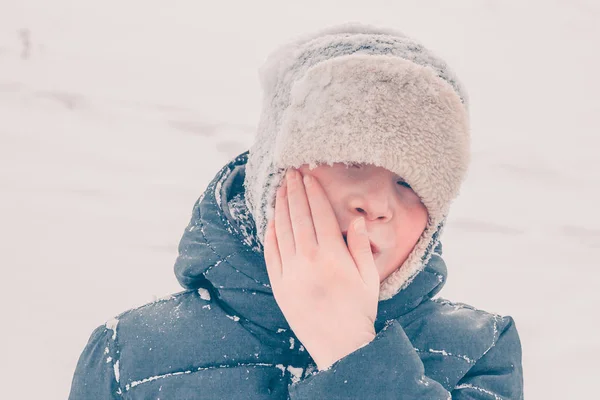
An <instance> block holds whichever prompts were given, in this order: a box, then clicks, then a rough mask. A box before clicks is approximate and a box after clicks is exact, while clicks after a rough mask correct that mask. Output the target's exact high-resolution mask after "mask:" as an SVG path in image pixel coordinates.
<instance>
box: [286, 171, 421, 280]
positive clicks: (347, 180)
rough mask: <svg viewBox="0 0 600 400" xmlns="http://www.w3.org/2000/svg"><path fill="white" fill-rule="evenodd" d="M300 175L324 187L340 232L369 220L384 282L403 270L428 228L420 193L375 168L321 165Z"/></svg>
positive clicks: (391, 175) (398, 179) (391, 173)
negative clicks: (392, 274)
mask: <svg viewBox="0 0 600 400" xmlns="http://www.w3.org/2000/svg"><path fill="white" fill-rule="evenodd" d="M298 171H300V173H301V174H302V175H305V174H310V175H312V176H314V177H315V178H316V179H317V180H318V181H319V182H320V183H321V185H322V186H323V188H324V190H325V193H326V194H327V197H328V198H329V201H330V203H331V206H332V208H333V211H334V213H335V215H336V217H337V220H338V224H339V226H340V229H341V232H342V233H344V237H345V234H346V233H347V232H348V228H349V226H350V223H351V222H352V221H353V220H354V219H356V218H357V217H359V216H363V217H364V218H365V224H366V226H367V232H368V233H369V239H370V241H371V243H372V244H374V245H375V246H376V247H377V253H374V254H373V256H374V260H375V265H376V266H377V270H378V272H379V280H380V282H381V281H383V280H384V279H385V278H387V277H388V275H390V274H391V273H392V272H394V271H395V270H397V269H398V267H400V266H401V265H402V264H403V263H404V261H405V260H406V258H407V257H408V255H409V254H410V252H411V251H412V249H413V247H414V246H415V244H416V243H417V241H418V240H419V237H420V236H421V234H422V233H423V231H424V230H425V227H426V226H427V219H428V214H427V209H426V208H425V206H424V205H423V203H421V201H420V199H419V197H418V196H417V195H416V194H415V192H414V191H413V190H412V189H411V188H410V187H409V186H408V185H407V184H406V183H404V181H403V180H402V178H401V177H399V176H398V175H396V174H394V173H393V172H391V171H389V170H387V169H385V168H382V167H377V166H374V165H372V164H352V165H351V166H346V165H345V164H343V163H334V164H333V166H329V165H327V164H322V165H319V166H318V167H316V168H315V169H313V170H310V169H309V167H308V165H306V164H304V165H302V166H301V167H300V168H298Z"/></svg>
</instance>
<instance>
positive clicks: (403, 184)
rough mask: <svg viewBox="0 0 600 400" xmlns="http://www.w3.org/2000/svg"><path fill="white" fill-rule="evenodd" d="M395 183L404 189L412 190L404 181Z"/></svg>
mask: <svg viewBox="0 0 600 400" xmlns="http://www.w3.org/2000/svg"><path fill="white" fill-rule="evenodd" d="M396 183H397V184H398V185H400V186H404V187H406V188H409V189H412V188H411V187H410V185H409V184H408V183H406V182H405V181H398V182H396Z"/></svg>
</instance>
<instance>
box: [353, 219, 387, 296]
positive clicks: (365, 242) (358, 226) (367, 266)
mask: <svg viewBox="0 0 600 400" xmlns="http://www.w3.org/2000/svg"><path fill="white" fill-rule="evenodd" d="M348 250H350V254H351V255H352V258H353V259H354V263H355V264H356V267H357V269H358V273H359V274H360V276H361V278H362V280H363V282H364V283H365V284H366V285H367V286H369V287H377V288H378V287H379V273H378V272H377V267H376V266H375V261H374V259H373V253H372V252H371V243H370V242H369V235H368V234H367V231H366V227H365V219H364V218H363V217H359V218H357V219H355V220H354V221H352V223H351V224H350V228H349V229H348Z"/></svg>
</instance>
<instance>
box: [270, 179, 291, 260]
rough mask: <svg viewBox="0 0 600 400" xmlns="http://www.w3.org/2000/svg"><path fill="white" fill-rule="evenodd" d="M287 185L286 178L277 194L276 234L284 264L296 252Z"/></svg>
mask: <svg viewBox="0 0 600 400" xmlns="http://www.w3.org/2000/svg"><path fill="white" fill-rule="evenodd" d="M286 186H287V185H286V182H285V180H284V181H283V184H282V185H281V186H280V187H279V189H277V196H276V199H275V234H276V235H277V243H278V245H279V254H280V255H281V261H282V263H283V264H286V262H289V260H290V257H292V256H293V255H294V254H296V246H295V244H294V232H293V231H292V222H291V221H290V213H289V207H288V200H287V188H286Z"/></svg>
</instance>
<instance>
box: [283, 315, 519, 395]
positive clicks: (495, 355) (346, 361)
mask: <svg viewBox="0 0 600 400" xmlns="http://www.w3.org/2000/svg"><path fill="white" fill-rule="evenodd" d="M506 320H507V319H504V320H503V321H506ZM510 322H511V323H510V324H509V327H507V329H504V330H502V331H501V333H500V334H499V337H498V340H497V341H496V344H495V346H492V348H491V349H490V350H488V352H487V353H486V354H485V356H484V357H482V358H481V359H480V360H479V361H478V362H477V363H475V365H474V366H473V367H472V368H471V369H470V370H469V373H468V374H467V375H465V376H464V378H463V379H462V380H461V381H460V382H459V384H458V385H457V386H456V387H455V388H454V390H453V391H452V393H450V392H449V391H448V390H446V389H445V388H444V386H443V385H442V384H440V383H439V382H436V381H434V380H432V379H430V378H428V377H427V376H425V368H424V365H423V362H422V361H421V359H420V357H419V355H418V353H417V352H416V350H415V349H414V348H413V345H412V343H411V342H410V340H409V339H408V337H407V336H406V333H405V332H404V329H403V328H402V326H401V325H400V323H399V322H398V321H396V320H393V321H392V322H391V323H390V324H389V325H387V326H386V327H385V328H384V329H382V330H381V331H380V332H379V333H378V334H377V336H376V337H375V339H374V340H373V341H372V342H371V343H369V344H368V345H367V346H365V347H362V348H360V349H358V350H356V351H355V352H353V353H351V354H349V355H347V356H346V357H344V358H342V359H341V360H338V361H337V362H336V363H334V364H333V365H332V366H331V367H330V368H329V369H327V370H324V371H319V372H317V373H315V374H314V375H312V376H310V377H308V378H306V379H304V380H302V381H299V382H297V383H295V384H293V385H291V386H290V388H289V393H290V399H292V400H300V399H317V398H327V399H347V398H364V399H367V398H373V399H431V400H450V399H452V400H466V399H473V400H475V399H478V400H479V399H481V400H484V399H490V400H501V399H502V400H503V399H522V375H521V369H520V368H521V367H520V365H521V363H520V351H521V350H520V343H519V342H518V336H516V330H514V324H512V319H510ZM517 347H518V351H517ZM505 352H508V353H510V354H508V355H505V354H504V353H505ZM480 363H481V364H480Z"/></svg>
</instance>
